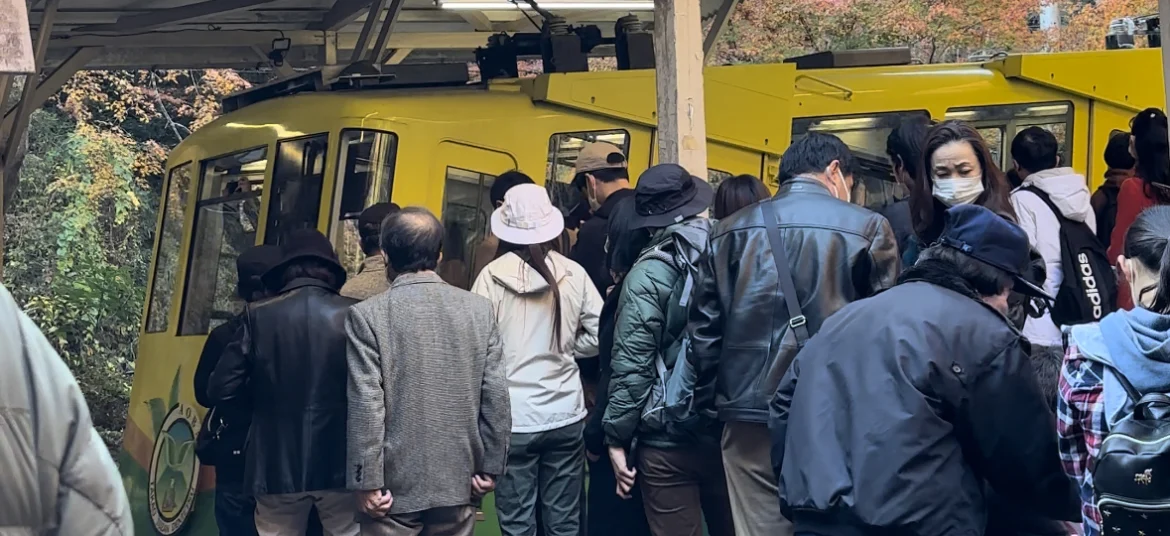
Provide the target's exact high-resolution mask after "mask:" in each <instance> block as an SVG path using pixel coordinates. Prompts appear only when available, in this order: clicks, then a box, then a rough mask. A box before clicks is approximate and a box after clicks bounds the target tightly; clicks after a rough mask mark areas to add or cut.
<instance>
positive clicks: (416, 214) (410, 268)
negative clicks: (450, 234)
mask: <svg viewBox="0 0 1170 536" xmlns="http://www.w3.org/2000/svg"><path fill="white" fill-rule="evenodd" d="M442 251H443V224H442V223H439V219H438V218H436V217H435V215H434V214H431V212H430V211H429V210H427V209H425V208H422V207H406V208H404V209H402V210H400V211H398V212H395V213H393V214H391V215H389V216H387V217H386V221H384V222H382V252H383V253H385V254H386V260H387V261H388V264H389V265H390V268H391V269H392V270H393V271H394V273H396V274H405V273H411V272H425V271H428V270H434V269H435V268H437V267H438V266H439V256H440V254H441V253H442Z"/></svg>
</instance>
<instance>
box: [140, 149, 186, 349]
mask: <svg viewBox="0 0 1170 536" xmlns="http://www.w3.org/2000/svg"><path fill="white" fill-rule="evenodd" d="M194 165H195V163H194V162H193V161H191V160H188V161H186V162H183V163H181V164H178V165H176V166H174V167H172V168H171V170H170V171H169V172H168V173H167V183H166V190H165V191H164V194H163V198H162V201H161V203H160V206H159V210H160V211H161V212H162V221H161V223H160V224H159V228H158V243H157V244H156V245H155V248H154V266H153V267H152V273H151V277H150V300H149V301H147V302H146V303H147V305H146V314H145V315H144V317H143V326H142V331H143V332H144V333H165V332H167V331H168V330H170V327H171V306H173V305H174V304H175V294H176V289H175V283H176V282H177V281H176V280H175V279H176V277H177V276H178V274H179V257H180V256H181V255H182V251H183V234H184V232H185V231H186V226H185V225H184V224H185V223H186V219H187V218H186V214H187V198H188V197H189V196H190V195H191V172H192V168H193V167H194ZM172 235H174V236H173V237H172ZM169 238H173V239H174V240H169ZM164 259H166V261H165V262H164ZM164 271H165V272H167V273H166V274H165V275H166V277H165V278H164V277H162V276H163V275H164V273H163V272H164ZM164 279H165V280H166V283H163V281H164Z"/></svg>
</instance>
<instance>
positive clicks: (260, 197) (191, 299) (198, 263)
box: [178, 145, 272, 337]
mask: <svg viewBox="0 0 1170 536" xmlns="http://www.w3.org/2000/svg"><path fill="white" fill-rule="evenodd" d="M253 153H256V154H258V156H257V157H256V158H255V159H253V160H248V161H246V162H239V168H238V171H236V172H235V173H234V174H231V173H228V172H225V173H224V174H223V175H221V176H220V177H215V179H220V182H216V183H215V185H216V186H220V187H223V186H224V185H226V184H229V183H227V182H226V181H222V179H221V177H222V176H233V175H234V176H235V177H236V179H235V181H236V184H237V185H238V184H239V181H240V179H241V178H244V177H248V178H249V179H248V186H249V188H251V189H250V190H249V191H247V192H243V193H240V192H238V191H232V192H231V193H229V194H226V195H204V194H205V193H207V192H205V191H204V190H206V189H207V187H208V186H210V184H209V182H208V179H209V176H208V170H209V169H211V168H212V166H214V165H215V164H216V163H217V162H220V161H223V160H227V159H232V158H235V159H237V162H238V161H239V159H242V158H245V157H248V156H249V155H251V154H253ZM271 153H272V150H271V148H270V146H268V145H258V146H253V147H250V148H247V149H243V150H239V151H233V152H230V153H226V154H222V155H219V156H213V157H211V158H207V159H204V160H201V161H200V162H199V182H198V189H197V190H196V199H195V214H194V217H193V219H192V222H191V242H190V244H189V245H188V250H187V267H186V269H187V272H186V277H184V279H183V301H182V306H181V307H180V310H179V332H178V333H179V336H180V337H184V336H197V335H206V334H208V333H210V332H211V330H212V329H213V328H214V327H215V326H216V325H218V324H215V325H213V323H214V321H215V320H220V321H221V322H220V323H222V322H225V321H227V319H226V318H221V319H215V318H213V317H214V316H215V315H214V307H215V304H216V301H218V300H221V299H222V300H224V301H228V302H231V303H233V304H234V305H235V306H236V307H234V308H235V309H237V310H236V311H234V312H235V313H239V310H238V309H242V307H243V304H242V302H240V301H239V300H238V299H237V297H236V296H235V285H234V284H233V285H228V288H226V289H220V288H219V285H218V281H216V279H218V275H219V272H220V271H222V270H228V271H230V277H229V278H227V280H230V281H233V282H234V281H235V280H236V275H235V259H236V258H237V257H238V256H239V254H240V253H242V252H243V251H244V250H245V249H247V248H248V247H251V246H252V245H255V244H256V237H257V236H258V234H257V233H259V232H260V230H261V225H262V223H261V219H260V215H261V213H262V211H263V207H264V202H265V201H266V200H267V199H266V197H265V191H264V181H265V179H266V178H267V175H268V172H269V168H270V167H271V166H272V162H271V160H270V158H269V157H270V156H271ZM257 162H259V163H261V164H262V165H263V167H261V168H259V169H250V170H247V173H244V171H245V170H244V169H243V168H244V166H248V165H252V164H255V163H257ZM228 169H229V170H230V169H232V168H228ZM255 178H258V179H259V183H258V184H257V183H255V182H254V181H253V179H255ZM257 186H258V187H259V188H256V187H257ZM252 199H255V200H256V202H255V207H254V208H255V212H256V213H255V221H254V222H253V223H252V227H253V228H252V230H251V231H248V230H247V229H246V227H244V225H245V223H246V222H245V218H246V217H248V214H247V213H245V212H240V210H241V209H247V208H252V207H244V206H243V203H246V202H248V201H249V200H252ZM237 202H238V203H240V204H241V205H240V206H239V207H237V211H236V213H237V215H238V216H240V217H239V223H240V225H241V228H242V229H243V230H244V231H245V233H244V234H245V236H246V235H248V234H251V235H252V240H251V244H247V243H241V244H239V246H240V248H239V251H237V252H235V253H236V255H235V257H232V258H231V259H230V262H226V263H225V262H224V233H225V231H226V229H225V228H223V225H222V224H221V226H220V227H221V228H220V229H219V233H220V235H219V240H218V246H219V247H218V248H216V249H215V250H214V253H213V254H209V255H207V257H206V258H207V259H212V258H214V261H213V262H212V264H207V263H206V261H205V258H204V257H203V256H202V255H200V249H199V248H200V240H199V238H200V237H201V233H202V232H203V231H204V227H203V226H202V225H203V224H204V223H206V222H207V221H208V220H204V219H203V218H202V216H203V215H204V214H203V212H204V211H205V210H206V209H209V208H211V209H212V210H210V211H208V212H207V214H209V215H217V216H222V215H224V214H226V211H224V210H223V209H222V208H221V207H224V206H225V205H228V204H229V203H237ZM220 221H221V222H222V221H224V220H223V219H222V218H220ZM208 252H209V253H211V252H212V250H208ZM216 265H218V266H216ZM211 268H215V269H211ZM200 273H204V274H206V273H211V274H213V275H214V276H215V278H214V279H213V280H212V281H211V284H206V283H204V282H200V283H196V282H195V281H194V279H195V278H194V277H193V276H194V275H195V274H200ZM201 283H202V284H201ZM221 290H226V292H227V293H226V294H225V295H223V296H219V295H218V294H219V293H220V291H221ZM196 307H202V308H206V312H205V313H204V312H203V311H200V310H198V309H196ZM193 314H198V315H199V316H198V317H192V316H191V315H193Z"/></svg>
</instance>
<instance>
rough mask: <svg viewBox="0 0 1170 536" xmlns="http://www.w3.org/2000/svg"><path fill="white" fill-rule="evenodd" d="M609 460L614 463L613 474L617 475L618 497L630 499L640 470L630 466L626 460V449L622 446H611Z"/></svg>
mask: <svg viewBox="0 0 1170 536" xmlns="http://www.w3.org/2000/svg"><path fill="white" fill-rule="evenodd" d="M609 461H610V463H611V464H612V465H613V475H614V476H615V477H617V494H618V497H621V498H623V499H629V498H630V490H631V489H633V488H634V481H635V480H636V479H637V476H638V471H637V470H635V469H632V468H630V465H629V463H628V462H627V460H626V449H623V448H621V447H609Z"/></svg>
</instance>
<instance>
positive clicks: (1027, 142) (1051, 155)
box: [1012, 126, 1060, 173]
mask: <svg viewBox="0 0 1170 536" xmlns="http://www.w3.org/2000/svg"><path fill="white" fill-rule="evenodd" d="M1012 160H1015V161H1016V164H1019V166H1020V167H1021V168H1023V169H1025V170H1027V171H1028V172H1030V173H1035V172H1037V171H1044V170H1046V169H1052V168H1055V167H1056V166H1057V165H1058V164H1059V163H1060V144H1059V143H1057V141H1056V136H1054V135H1052V133H1051V132H1049V131H1047V130H1044V129H1042V128H1040V127H1035V126H1033V127H1028V128H1025V129H1024V130H1021V131H1020V132H1019V133H1018V134H1016V137H1015V139H1013V140H1012Z"/></svg>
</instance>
